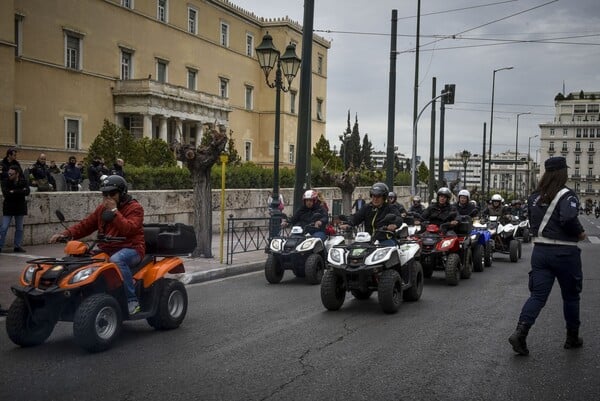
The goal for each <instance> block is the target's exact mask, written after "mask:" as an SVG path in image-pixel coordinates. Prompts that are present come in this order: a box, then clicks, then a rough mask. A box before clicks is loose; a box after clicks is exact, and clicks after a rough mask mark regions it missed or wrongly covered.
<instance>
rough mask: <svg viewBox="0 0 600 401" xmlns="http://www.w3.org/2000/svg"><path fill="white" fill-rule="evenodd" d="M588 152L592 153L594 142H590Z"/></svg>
mask: <svg viewBox="0 0 600 401" xmlns="http://www.w3.org/2000/svg"><path fill="white" fill-rule="evenodd" d="M588 150H589V151H590V152H593V151H594V142H590V146H588Z"/></svg>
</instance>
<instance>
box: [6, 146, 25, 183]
mask: <svg viewBox="0 0 600 401" xmlns="http://www.w3.org/2000/svg"><path fill="white" fill-rule="evenodd" d="M11 166H16V167H18V169H19V171H22V170H21V164H19V162H18V161H17V149H15V148H9V149H8V150H7V151H6V157H5V158H3V159H2V177H1V179H2V180H3V181H4V180H6V179H7V178H8V169H9V168H10V167H11Z"/></svg>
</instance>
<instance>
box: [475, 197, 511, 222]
mask: <svg viewBox="0 0 600 401" xmlns="http://www.w3.org/2000/svg"><path fill="white" fill-rule="evenodd" d="M503 201H504V199H502V196H500V194H494V195H492V198H491V202H490V205H488V207H487V208H485V209H483V212H482V213H481V216H482V217H489V216H498V220H499V221H500V223H502V224H506V223H508V222H510V207H508V206H504V205H502V202H503Z"/></svg>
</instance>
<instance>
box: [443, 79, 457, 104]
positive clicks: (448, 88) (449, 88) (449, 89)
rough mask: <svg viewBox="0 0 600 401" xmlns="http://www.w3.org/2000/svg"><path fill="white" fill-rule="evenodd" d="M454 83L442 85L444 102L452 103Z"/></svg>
mask: <svg viewBox="0 0 600 401" xmlns="http://www.w3.org/2000/svg"><path fill="white" fill-rule="evenodd" d="M455 88H456V85H455V84H446V85H444V93H445V96H444V97H443V98H442V99H443V102H444V104H454V92H455Z"/></svg>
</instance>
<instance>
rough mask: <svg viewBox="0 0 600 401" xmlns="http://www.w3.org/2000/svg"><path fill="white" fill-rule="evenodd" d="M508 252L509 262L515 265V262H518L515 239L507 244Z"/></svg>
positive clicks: (517, 244) (517, 247)
mask: <svg viewBox="0 0 600 401" xmlns="http://www.w3.org/2000/svg"><path fill="white" fill-rule="evenodd" d="M508 251H509V257H510V261H511V262H512V263H516V262H517V260H519V241H517V240H516V239H513V240H512V241H510V243H509V244H508Z"/></svg>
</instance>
